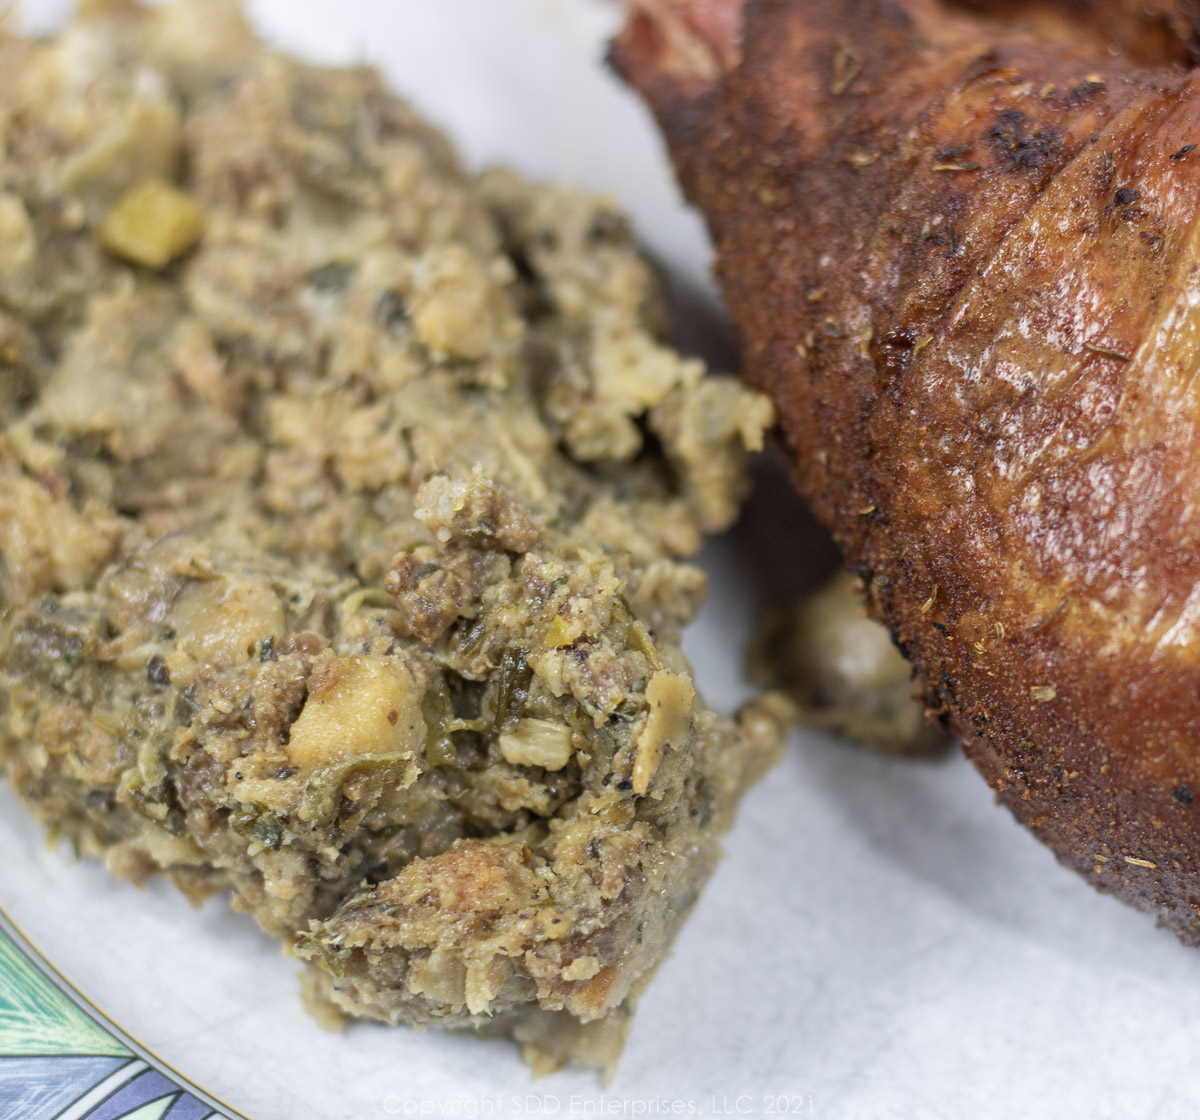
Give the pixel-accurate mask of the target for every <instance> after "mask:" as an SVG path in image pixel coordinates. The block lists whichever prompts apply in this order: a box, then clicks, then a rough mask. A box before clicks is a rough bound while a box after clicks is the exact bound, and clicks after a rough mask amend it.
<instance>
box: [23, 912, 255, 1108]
mask: <svg viewBox="0 0 1200 1120" xmlns="http://www.w3.org/2000/svg"><path fill="white" fill-rule="evenodd" d="M237 1115H238V1114H237V1113H234V1112H231V1111H230V1110H228V1109H227V1108H225V1107H224V1106H222V1105H220V1104H219V1103H218V1102H216V1101H215V1100H213V1099H212V1098H210V1097H208V1096H207V1095H206V1094H204V1093H203V1092H201V1091H200V1090H199V1089H197V1088H196V1087H195V1086H193V1085H191V1084H190V1083H188V1082H187V1081H185V1080H184V1079H183V1078H182V1077H180V1076H179V1074H177V1073H175V1072H174V1071H173V1070H171V1069H170V1068H169V1067H167V1066H165V1065H163V1063H162V1062H160V1061H159V1060H158V1059H157V1058H155V1057H154V1056H153V1055H152V1054H150V1053H148V1052H147V1051H146V1050H145V1049H144V1048H142V1047H141V1046H139V1045H138V1044H137V1043H136V1042H134V1041H133V1039H131V1038H130V1037H129V1036H128V1035H126V1034H125V1032H124V1031H122V1030H120V1029H119V1028H118V1027H116V1026H115V1025H114V1024H112V1023H111V1022H110V1021H109V1020H107V1019H106V1018H105V1017H104V1016H103V1015H102V1014H101V1013H100V1012H99V1011H97V1010H96V1009H95V1008H94V1007H92V1006H91V1004H89V1003H88V1002H87V1000H86V999H84V997H83V996H81V995H80V994H79V993H78V992H77V991H75V989H74V988H72V987H71V986H70V985H69V984H68V983H67V981H66V980H65V979H64V978H63V977H61V976H60V975H59V974H58V973H57V972H55V971H54V969H53V968H51V966H50V965H49V964H48V963H47V962H46V961H45V960H44V959H43V958H42V957H41V956H39V955H38V953H37V952H36V950H34V949H33V947H32V946H30V945H29V943H28V942H27V941H26V940H25V939H24V938H23V937H22V936H21V934H20V933H19V932H18V931H17V930H16V928H15V927H14V926H13V925H12V923H11V922H10V921H9V920H8V918H7V917H6V916H5V914H4V912H3V911H0V1120H125V1118H128V1120H209V1118H212V1120H217V1118H220V1117H227V1118H229V1120H234V1118H236V1117H237Z"/></svg>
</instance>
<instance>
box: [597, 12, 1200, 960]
mask: <svg viewBox="0 0 1200 1120" xmlns="http://www.w3.org/2000/svg"><path fill="white" fill-rule="evenodd" d="M981 6H982V7H991V8H995V7H996V5H995V4H994V3H989V4H984V5H980V4H976V5H975V7H976V8H979V7H981ZM689 7H690V5H688V4H684V5H682V6H681V5H678V4H670V5H661V4H659V5H656V4H654V3H651V2H648V0H647V2H646V3H643V4H642V5H640V6H639V8H638V14H635V15H634V16H633V17H631V20H630V23H629V25H628V26H627V28H626V30H625V32H624V33H623V35H622V37H621V39H620V40H619V42H618V43H617V45H616V47H615V50H614V55H615V59H616V61H617V64H618V66H619V67H620V68H621V69H622V70H623V71H624V73H625V74H626V75H627V76H628V77H629V78H630V80H631V81H632V82H633V83H634V84H635V85H637V86H638V87H639V88H640V89H641V90H642V92H643V93H644V94H645V95H646V97H647V98H648V100H649V101H650V103H651V105H652V106H653V108H654V110H655V112H656V114H657V115H658V118H659V120H660V122H661V124H662V127H663V130H664V132H665V134H666V136H667V138H668V141H669V143H670V145H671V149H672V154H673V156H674V159H675V163H676V167H677V169H678V171H679V174H680V177H681V180H682V182H683V184H684V187H685V189H686V190H687V192H688V194H689V196H690V197H691V198H692V200H693V201H694V202H695V203H696V204H697V205H698V206H699V207H700V208H701V209H702V210H703V211H704V213H705V214H706V215H707V217H708V220H709V223H710V227H711V229H712V232H713V235H714V238H715V240H716V243H717V252H718V257H717V268H718V273H719V276H720V279H721V281H722V283H723V286H724V290H725V294H726V297H727V300H728V302H729V306H730V310H731V312H732V315H733V318H734V321H735V322H736V324H737V326H738V328H739V330H740V334H741V339H742V353H743V361H744V365H745V373H746V376H747V377H748V378H749V379H750V380H751V381H752V382H753V383H754V384H756V385H758V386H761V387H763V388H764V389H766V390H768V391H769V392H770V393H771V394H772V395H773V396H774V398H775V400H776V401H777V403H778V404H779V406H780V410H781V413H782V416H783V433H784V437H785V440H786V443H787V446H788V449H789V452H790V455H791V460H792V464H793V471H794V476H795V480H796V482H797V484H798V485H799V487H800V489H801V490H802V491H803V493H804V494H805V495H806V496H807V497H808V498H809V500H810V501H811V502H812V503H813V505H814V507H815V509H816V511H817V513H818V515H819V516H820V517H821V519H822V520H823V521H824V522H825V523H826V524H827V525H828V526H829V527H830V528H831V529H832V530H833V532H834V534H835V536H836V537H837V540H838V542H839V544H840V545H841V547H842V549H843V550H844V553H845V555H846V557H847V559H848V560H849V562H850V563H851V564H852V565H854V566H855V567H857V569H858V571H859V572H860V573H861V575H862V577H863V579H864V580H865V581H866V585H867V588H868V594H869V599H870V601H871V604H872V607H873V609H874V611H875V612H876V613H877V614H878V615H879V616H880V617H881V618H882V619H883V620H884V621H885V622H886V623H887V624H888V625H889V626H890V627H891V628H892V630H893V632H894V634H895V636H896V639H897V640H898V641H899V642H900V643H901V645H902V647H903V648H904V649H905V650H906V651H907V652H908V654H909V656H910V657H911V658H912V660H913V663H914V664H915V666H916V667H917V670H918V671H919V673H920V675H921V678H922V680H923V681H924V684H925V688H926V695H927V699H928V702H929V704H930V706H931V707H932V708H934V709H935V710H937V711H938V712H940V713H943V714H944V715H945V716H946V717H947V719H948V720H949V721H950V722H951V724H952V725H953V727H954V728H955V730H956V731H957V732H958V733H959V734H960V735H961V737H962V739H963V741H964V744H965V748H966V751H967V753H968V754H969V755H970V756H971V757H972V758H973V759H974V761H975V762H976V763H977V765H978V766H979V768H980V769H981V770H982V771H983V773H984V774H985V776H986V777H987V779H988V781H989V782H990V783H991V784H992V786H993V787H994V788H995V789H996V790H997V791H998V793H999V794H1000V797H1001V799H1002V800H1003V801H1004V802H1005V803H1006V804H1007V805H1008V806H1009V807H1010V808H1011V809H1012V810H1013V811H1014V812H1015V813H1016V815H1017V816H1018V817H1019V818H1020V819H1021V820H1023V821H1024V822H1025V823H1026V824H1027V825H1029V826H1030V827H1031V828H1032V829H1034V830H1035V831H1036V832H1037V833H1038V834H1039V835H1040V836H1041V837H1042V838H1043V839H1044V840H1045V841H1046V842H1047V843H1048V844H1049V845H1051V847H1053V848H1054V850H1055V851H1056V852H1057V854H1058V855H1059V857H1060V858H1061V859H1062V860H1063V861H1064V862H1066V863H1067V864H1069V865H1070V866H1072V867H1074V868H1076V869H1077V870H1079V871H1080V872H1082V873H1083V874H1084V875H1086V876H1087V877H1088V878H1089V879H1090V880H1091V881H1092V882H1093V883H1095V884H1096V885H1097V886H1098V887H1100V888H1101V889H1103V890H1107V891H1112V892H1114V893H1117V894H1119V895H1121V896H1122V897H1124V898H1126V899H1128V900H1129V901H1131V902H1134V903H1135V904H1137V905H1139V906H1141V907H1143V908H1145V909H1148V910H1152V911H1156V912H1158V913H1159V914H1160V915H1161V916H1162V918H1163V919H1164V920H1165V921H1167V922H1168V923H1169V924H1170V925H1171V926H1173V927H1174V928H1175V929H1176V930H1177V931H1178V932H1179V934H1180V935H1181V936H1182V937H1184V938H1185V939H1187V940H1189V941H1197V940H1200V919H1198V918H1197V913H1198V912H1200V881H1198V879H1197V873H1198V872H1200V801H1197V802H1196V803H1194V804H1193V795H1195V796H1196V797H1200V578H1198V577H1200V376H1198V374H1200V224H1198V222H1197V218H1198V216H1200V148H1196V149H1195V150H1192V148H1191V146H1192V145H1198V144H1200V97H1198V96H1197V94H1198V93H1200V78H1197V77H1194V76H1192V75H1191V74H1189V73H1188V72H1187V71H1185V70H1184V69H1183V68H1182V67H1181V66H1176V65H1173V62H1174V60H1176V59H1179V58H1183V57H1185V55H1186V54H1187V51H1188V50H1189V49H1190V48H1189V47H1188V42H1189V41H1190V40H1189V38H1188V37H1189V35H1190V33H1191V32H1190V28H1191V26H1192V25H1191V23H1190V21H1189V19H1188V11H1187V6H1186V5H1172V6H1170V9H1169V10H1168V6H1167V5H1165V4H1159V5H1158V6H1157V8H1155V5H1147V6H1143V5H1138V6H1137V10H1138V11H1139V12H1141V11H1142V9H1143V8H1146V9H1147V10H1148V9H1151V8H1154V9H1155V11H1158V12H1161V13H1165V16H1166V17H1168V19H1169V22H1167V23H1162V22H1160V23H1158V24H1154V26H1153V27H1150V29H1149V30H1147V27H1146V26H1143V24H1142V23H1138V22H1137V21H1136V20H1135V22H1134V23H1130V22H1129V21H1128V20H1126V19H1125V16H1126V15H1128V13H1129V12H1130V11H1132V9H1133V6H1132V5H1121V4H1116V5H1114V4H1108V5H1102V4H1098V3H1090V4H1088V3H1082V4H1080V3H1061V4H1049V3H1047V4H1043V5H1036V4H1033V3H1024V4H1021V5H1019V14H1020V17H1021V18H1020V19H1012V18H1010V19H1008V20H1006V21H1005V22H1004V23H994V22H990V21H989V20H987V19H985V18H982V17H981V16H980V15H979V14H978V12H977V11H974V12H973V11H968V10H967V9H966V7H965V6H962V5H960V6H955V7H953V8H952V7H951V6H949V5H948V4H945V3H942V2H938V0H906V2H905V3H903V4H899V3H896V4H889V3H884V2H881V0H793V2H787V0H749V2H748V3H745V4H744V11H742V17H743V19H742V22H741V25H740V33H739V32H738V31H736V30H729V29H731V28H736V26H737V24H736V22H735V21H734V20H732V19H731V18H729V17H730V15H731V13H735V12H737V11H739V10H741V9H743V3H742V2H740V0H735V2H733V3H729V2H725V3H721V2H720V0H707V2H706V3H704V4H703V5H700V6H699V7H700V8H703V9H704V10H705V13H704V14H705V16H706V18H700V19H693V20H692V21H691V23H690V24H689V23H688V21H687V19H686V16H684V15H682V14H681V9H682V10H683V11H686V10H687V9H689ZM714 7H717V8H722V9H724V11H723V12H722V15H723V16H724V19H723V20H722V19H714V18H712V15H711V11H710V10H711V9H713V8H714ZM666 9H669V10H670V12H671V15H670V17H669V19H668V23H673V24H675V27H674V28H673V29H668V30H669V32H670V33H669V34H668V33H667V32H665V31H664V24H663V20H662V17H661V12H662V11H663V10H666ZM1039 9H1042V10H1043V11H1042V14H1043V15H1045V14H1046V13H1049V14H1048V16H1047V18H1045V19H1044V20H1043V19H1039V18H1036V17H1037V16H1038V12H1039ZM1064 9H1071V10H1076V11H1078V10H1085V9H1090V10H1092V13H1093V15H1094V16H1095V17H1096V18H1094V19H1092V20H1090V21H1088V22H1087V23H1083V22H1079V21H1077V22H1075V23H1074V25H1072V23H1071V22H1070V21H1065V22H1064V20H1063V18H1062V12H1063V10H1064ZM1010 15H1011V12H1010ZM1101 17H1103V18H1101ZM1140 18H1141V17H1140V16H1139V17H1138V19H1140ZM681 21H682V24H683V25H684V28H685V31H687V30H690V32H691V34H693V35H694V36H696V37H698V38H700V39H701V40H703V45H704V47H705V49H706V50H707V52H708V53H707V57H708V58H710V59H718V60H724V61H723V62H722V63H721V65H720V66H718V67H716V68H715V69H714V70H713V71H712V72H710V73H703V72H701V71H698V70H696V69H695V68H694V67H689V58H691V57H693V55H692V52H691V51H690V50H688V49H684V48H680V47H679V36H680V35H681V34H683V32H681V31H680V29H679V26H680V24H681ZM1170 21H1173V22H1170ZM1023 26H1024V27H1026V28H1029V30H1023V29H1022V27H1023ZM1071 26H1075V27H1076V28H1077V29H1078V28H1081V27H1084V26H1087V27H1088V28H1089V30H1088V31H1087V32H1086V34H1085V33H1084V32H1083V31H1081V30H1076V31H1075V32H1074V34H1075V35H1076V37H1077V38H1078V39H1079V40H1080V41H1081V42H1082V45H1079V44H1078V43H1076V42H1073V41H1070V40H1069V39H1068V38H1067V33H1068V32H1069V30H1070V28H1071ZM722 28H724V29H725V30H724V31H722V30H721V29H722ZM1131 28H1132V30H1130V29H1131ZM1154 28H1157V30H1155V29H1154ZM1164 28H1165V30H1164ZM722 35H724V36H725V38H724V39H722V38H721V36H722ZM1110 47H1111V49H1110ZM1124 47H1128V51H1127V52H1126V53H1120V52H1121V50H1122V49H1123V48H1124ZM1144 63H1151V64H1153V65H1152V66H1150V68H1145V67H1144V66H1143V64H1144Z"/></svg>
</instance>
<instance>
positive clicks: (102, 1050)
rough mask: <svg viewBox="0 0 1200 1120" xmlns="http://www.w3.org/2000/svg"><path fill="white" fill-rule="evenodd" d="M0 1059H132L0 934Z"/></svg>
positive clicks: (2, 931) (121, 1046) (129, 1054)
mask: <svg viewBox="0 0 1200 1120" xmlns="http://www.w3.org/2000/svg"><path fill="white" fill-rule="evenodd" d="M0 1054H5V1055H11V1056H13V1057H29V1056H33V1055H37V1054H55V1055H64V1056H65V1055H84V1054H86V1055H91V1056H103V1057H113V1058H125V1057H132V1056H133V1055H132V1053H131V1052H130V1051H129V1049H128V1048H127V1047H125V1046H123V1045H122V1044H121V1041H120V1040H119V1039H117V1038H114V1037H113V1036H112V1035H111V1034H109V1032H108V1031H106V1030H105V1029H104V1028H103V1027H102V1026H101V1025H100V1024H99V1023H97V1022H96V1021H95V1020H93V1019H92V1018H91V1017H89V1016H88V1015H87V1014H86V1013H85V1012H84V1011H83V1010H82V1008H80V1007H78V1006H76V1004H74V1003H73V1002H72V1001H71V1000H70V999H69V998H68V997H67V996H66V995H65V994H63V992H61V991H60V990H59V989H58V988H57V987H55V985H54V984H52V983H51V982H50V980H49V979H48V978H47V977H46V975H45V974H44V973H42V972H41V971H40V970H39V969H38V968H37V967H36V966H35V965H34V963H33V962H32V961H31V960H30V959H29V958H28V957H27V956H26V955H25V954H24V953H23V952H22V951H21V950H20V949H19V948H18V947H17V945H16V944H15V943H14V942H13V940H12V938H10V937H9V936H8V934H7V933H5V932H4V930H3V929H0Z"/></svg>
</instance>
